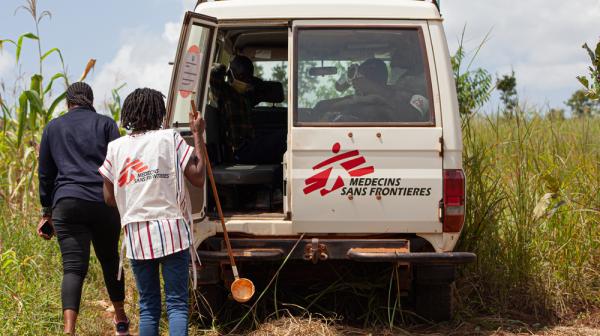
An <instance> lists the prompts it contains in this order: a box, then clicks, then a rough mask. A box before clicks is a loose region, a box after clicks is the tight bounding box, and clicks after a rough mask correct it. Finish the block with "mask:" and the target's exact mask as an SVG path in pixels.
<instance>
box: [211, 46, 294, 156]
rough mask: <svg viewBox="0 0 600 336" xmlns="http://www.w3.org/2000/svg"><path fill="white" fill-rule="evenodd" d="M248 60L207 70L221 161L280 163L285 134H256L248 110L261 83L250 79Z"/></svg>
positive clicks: (257, 98)
mask: <svg viewBox="0 0 600 336" xmlns="http://www.w3.org/2000/svg"><path fill="white" fill-rule="evenodd" d="M253 74H254V65H253V64H252V60H250V59H249V58H248V57H246V56H243V55H236V56H234V57H233V58H232V59H231V61H230V63H229V67H228V68H225V66H224V65H222V64H215V65H214V66H213V68H212V70H211V76H210V89H211V95H212V100H213V101H215V102H216V103H217V109H218V110H219V112H220V116H221V117H220V118H219V121H220V127H219V128H220V131H221V132H222V134H221V136H220V138H221V139H223V140H224V142H225V153H224V158H225V161H227V162H230V163H240V164H266V163H280V162H281V161H282V158H283V153H284V152H285V148H286V141H285V140H286V139H285V130H282V131H280V132H276V131H273V132H271V133H269V134H264V132H263V133H261V134H258V135H257V134H256V132H255V129H254V128H253V125H252V109H253V108H254V107H255V106H256V105H258V104H259V103H260V102H261V101H260V99H261V98H260V97H261V96H262V95H261V90H262V88H263V87H265V85H263V83H264V81H263V80H262V79H260V78H258V77H255V76H254V75H253Z"/></svg>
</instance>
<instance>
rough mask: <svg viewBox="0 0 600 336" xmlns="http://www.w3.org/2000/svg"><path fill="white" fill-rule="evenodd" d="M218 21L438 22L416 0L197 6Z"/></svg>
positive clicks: (235, 1)
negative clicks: (381, 20) (360, 20)
mask: <svg viewBox="0 0 600 336" xmlns="http://www.w3.org/2000/svg"><path fill="white" fill-rule="evenodd" d="M196 12H197V13H200V14H204V15H208V16H213V17H216V18H217V19H218V20H239V19H427V20H431V19H440V14H439V12H438V10H437V8H436V7H435V5H433V4H432V3H430V2H429V1H417V0H228V1H212V2H205V3H201V4H200V5H198V7H197V8H196Z"/></svg>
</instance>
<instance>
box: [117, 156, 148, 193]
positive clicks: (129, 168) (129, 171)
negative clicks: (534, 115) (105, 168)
mask: <svg viewBox="0 0 600 336" xmlns="http://www.w3.org/2000/svg"><path fill="white" fill-rule="evenodd" d="M147 170H148V166H146V165H145V164H144V163H143V162H142V161H140V160H139V159H135V160H133V161H131V159H130V158H127V159H126V160H125V165H124V167H123V169H121V172H119V187H123V186H126V185H128V184H130V183H132V182H133V181H135V179H136V177H137V176H138V175H139V174H141V173H143V172H145V171H147Z"/></svg>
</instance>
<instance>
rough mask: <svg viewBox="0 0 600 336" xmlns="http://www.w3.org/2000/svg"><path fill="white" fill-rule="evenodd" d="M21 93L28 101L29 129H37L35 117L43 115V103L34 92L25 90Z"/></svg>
mask: <svg viewBox="0 0 600 336" xmlns="http://www.w3.org/2000/svg"><path fill="white" fill-rule="evenodd" d="M23 93H24V94H25V95H26V96H27V99H28V100H29V127H30V128H31V129H32V130H34V129H37V116H38V115H43V114H44V103H43V102H42V99H41V98H40V95H39V94H38V93H37V92H36V91H33V90H27V91H24V92H23Z"/></svg>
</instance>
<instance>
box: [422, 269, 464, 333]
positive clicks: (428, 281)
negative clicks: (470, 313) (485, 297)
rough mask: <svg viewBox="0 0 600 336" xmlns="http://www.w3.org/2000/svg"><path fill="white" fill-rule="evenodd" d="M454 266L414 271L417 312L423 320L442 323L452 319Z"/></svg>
mask: <svg viewBox="0 0 600 336" xmlns="http://www.w3.org/2000/svg"><path fill="white" fill-rule="evenodd" d="M454 269H455V268H454V266H447V265H444V266H416V267H415V269H414V273H413V276H414V278H413V279H414V280H413V281H414V282H413V289H414V298H415V312H416V313H417V314H418V315H419V316H421V317H422V318H424V319H426V320H429V321H434V322H440V321H448V320H450V319H451V318H452V293H451V284H452V282H453V281H454Z"/></svg>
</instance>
